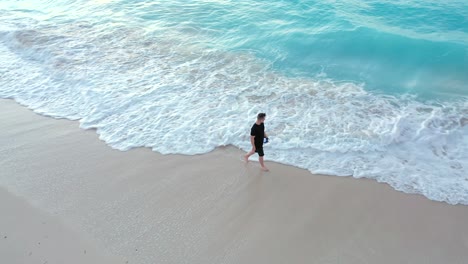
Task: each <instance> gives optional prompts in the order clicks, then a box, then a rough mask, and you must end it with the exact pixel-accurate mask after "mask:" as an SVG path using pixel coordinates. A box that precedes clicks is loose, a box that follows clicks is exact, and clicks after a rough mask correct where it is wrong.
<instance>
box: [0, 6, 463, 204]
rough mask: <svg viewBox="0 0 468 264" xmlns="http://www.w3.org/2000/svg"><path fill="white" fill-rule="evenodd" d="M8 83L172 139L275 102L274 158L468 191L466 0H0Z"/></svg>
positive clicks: (82, 115) (200, 137)
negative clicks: (0, 0)
mask: <svg viewBox="0 0 468 264" xmlns="http://www.w3.org/2000/svg"><path fill="white" fill-rule="evenodd" d="M0 97H1V98H12V99H14V100H16V101H17V102H19V103H21V104H23V105H25V106H27V107H29V108H31V109H33V110H34V111H36V112H38V113H41V114H44V115H48V116H52V117H55V118H67V119H71V120H79V121H80V126H81V127H82V128H83V129H88V128H96V129H97V133H99V136H100V138H101V139H102V140H104V141H105V142H106V143H107V144H109V145H110V146H111V147H113V148H116V149H119V150H128V149H130V148H134V147H149V148H152V149H153V150H154V151H157V152H160V153H163V154H168V153H181V154H188V155H193V154H200V153H206V152H209V151H212V150H213V149H214V148H216V147H218V146H224V145H229V144H232V145H234V146H237V147H239V148H241V149H243V150H248V149H249V148H250V146H249V129H250V126H251V125H252V123H253V122H254V120H255V116H256V114H257V113H258V112H266V113H267V121H266V129H267V132H269V135H270V143H269V144H268V145H266V146H265V152H266V157H267V159H269V160H273V161H277V162H281V163H285V164H290V165H294V166H297V167H301V168H305V169H308V170H310V171H311V172H313V173H324V174H329V175H335V176H353V177H356V178H360V177H367V178H371V179H375V180H377V181H379V182H386V183H388V184H390V185H391V186H392V187H393V188H395V189H397V190H400V191H403V192H407V193H419V194H422V195H424V196H426V197H427V198H429V199H432V200H436V201H444V202H447V203H450V204H465V205H467V204H468V2H467V1H464V0H447V1H434V0H428V1H415V0H407V1H398V0H397V1H390V0H379V1H376V0H367V1H355V0H344V1H332V0H322V1H312V0H309V1H306V0H304V1H301V0H289V1H286V0H270V1H263V0H256V1H254V0H238V1H234V0H225V1H220V0H218V1H214V0H211V1H210V0H205V1H182V0H173V1H131V0H120V1H119V0H115V1H113V0H100V1H98V0H95V1H85V0H68V1H66V0H57V1H39V0H29V1H13V0H11V1H2V2H1V3H0ZM233 162H239V161H238V160H233ZM286 176H287V175H285V177H286ZM311 177H312V176H311Z"/></svg>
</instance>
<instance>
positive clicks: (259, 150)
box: [255, 146, 265, 157]
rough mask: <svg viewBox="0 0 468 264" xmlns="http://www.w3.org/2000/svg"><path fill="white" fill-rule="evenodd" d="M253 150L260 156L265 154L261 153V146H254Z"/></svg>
mask: <svg viewBox="0 0 468 264" xmlns="http://www.w3.org/2000/svg"><path fill="white" fill-rule="evenodd" d="M255 152H257V153H258V155H259V156H260V157H263V156H265V153H263V146H258V147H257V146H255Z"/></svg>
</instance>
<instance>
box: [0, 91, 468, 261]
mask: <svg viewBox="0 0 468 264" xmlns="http://www.w3.org/2000/svg"><path fill="white" fill-rule="evenodd" d="M247 130H248V128H246V131H247ZM242 154H243V152H242V151H240V150H238V149H236V148H234V147H231V146H227V147H222V148H218V149H216V150H215V151H213V152H211V153H208V154H204V155H196V156H181V155H161V154H158V153H155V152H153V151H151V150H150V149H147V148H140V149H132V150H130V151H126V152H122V151H118V150H114V149H112V148H110V147H109V146H108V145H106V144H105V142H103V141H101V140H99V135H98V134H97V133H96V130H83V129H80V128H79V123H78V122H77V121H69V120H57V119H53V118H50V117H45V116H41V115H38V114H36V113H34V112H32V111H30V110H29V109H27V108H26V107H23V106H20V105H18V104H17V103H16V102H14V101H12V100H0V187H1V188H0V210H1V211H0V212H1V213H0V216H1V217H0V263H48V264H52V263H141V264H146V263H148V264H149V263H384V264H385V263H389V264H390V263H392V264H393V263H421V264H422V263H424V264H427V263H434V264H436V263H460V264H461V263H467V260H468V227H467V223H468V207H467V206H462V205H457V206H453V205H448V204H446V203H441V202H434V201H431V200H428V199H427V198H425V197H423V196H421V195H411V194H405V193H402V192H399V191H396V190H394V189H392V188H391V187H389V186H388V185H387V184H382V183H377V182H375V181H373V180H368V179H364V178H362V179H355V178H352V177H336V176H323V175H312V174H311V173H310V172H308V171H305V170H302V169H298V168H294V167H291V166H286V165H281V164H277V163H272V162H267V166H268V167H269V168H270V170H271V171H270V172H262V171H261V170H260V168H259V165H258V163H257V162H249V163H248V164H245V163H244V162H242V161H241V156H242ZM266 155H268V152H267V153H266ZM255 158H256V157H255ZM39 242H40V243H41V244H38V243H39ZM85 250H86V252H85Z"/></svg>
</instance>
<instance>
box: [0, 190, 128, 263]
mask: <svg viewBox="0 0 468 264" xmlns="http://www.w3.org/2000/svg"><path fill="white" fill-rule="evenodd" d="M0 215H1V217H0V263H5V264H28V263H31V264H32V263H38V264H44V263H47V264H53V263H67V264H82V263H102V264H112V263H125V261H123V260H122V259H121V258H116V257H113V258H111V257H109V256H103V250H99V249H98V248H97V246H96V245H95V243H93V241H90V240H89V239H85V238H84V237H83V236H84V234H76V233H75V232H73V231H72V230H70V228H67V227H65V226H64V225H63V223H61V221H60V220H59V219H57V217H52V216H50V215H47V214H46V213H45V212H41V211H39V210H38V209H36V208H34V207H32V206H31V205H30V204H28V203H27V202H26V201H24V200H22V199H20V198H18V197H16V196H14V195H12V194H10V193H8V192H7V191H6V190H5V189H3V188H0Z"/></svg>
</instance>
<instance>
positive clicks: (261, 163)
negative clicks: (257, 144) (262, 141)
mask: <svg viewBox="0 0 468 264" xmlns="http://www.w3.org/2000/svg"><path fill="white" fill-rule="evenodd" d="M258 161H259V162H260V166H262V170H263V171H269V170H268V168H267V167H266V166H265V164H264V163H263V156H258Z"/></svg>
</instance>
